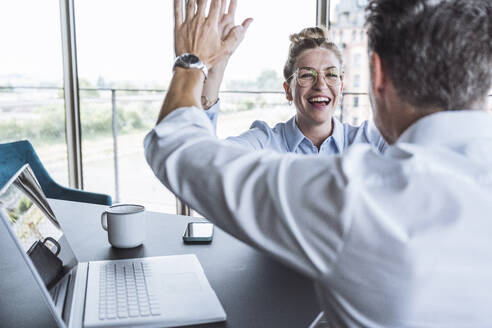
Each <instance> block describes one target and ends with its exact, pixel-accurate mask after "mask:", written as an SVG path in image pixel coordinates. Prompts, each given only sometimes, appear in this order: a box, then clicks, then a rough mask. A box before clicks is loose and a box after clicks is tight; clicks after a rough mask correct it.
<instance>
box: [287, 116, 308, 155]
mask: <svg viewBox="0 0 492 328" xmlns="http://www.w3.org/2000/svg"><path fill="white" fill-rule="evenodd" d="M304 138H306V137H305V136H304V134H302V132H301V130H300V129H299V127H298V126H297V123H296V116H295V115H294V116H293V117H292V118H291V119H290V120H288V121H287V124H286V125H285V139H286V141H287V145H288V147H289V151H290V152H295V150H296V149H297V147H298V146H299V144H300V143H301V142H302V140H304Z"/></svg>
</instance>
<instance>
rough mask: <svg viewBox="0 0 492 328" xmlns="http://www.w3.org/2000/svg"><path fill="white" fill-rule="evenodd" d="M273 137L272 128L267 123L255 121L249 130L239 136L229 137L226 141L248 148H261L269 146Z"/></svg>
mask: <svg viewBox="0 0 492 328" xmlns="http://www.w3.org/2000/svg"><path fill="white" fill-rule="evenodd" d="M272 138H273V137H272V130H271V129H270V127H269V126H268V124H267V123H265V122H263V121H254V122H253V123H252V124H251V126H250V128H249V130H248V131H245V132H243V133H241V134H240V135H238V136H231V137H228V138H227V139H226V141H227V142H229V143H231V144H235V145H238V146H241V147H243V148H246V149H250V150H260V149H265V148H269V147H268V145H269V144H270V142H271V141H272Z"/></svg>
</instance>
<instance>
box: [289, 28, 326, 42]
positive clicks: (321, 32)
mask: <svg viewBox="0 0 492 328" xmlns="http://www.w3.org/2000/svg"><path fill="white" fill-rule="evenodd" d="M289 39H290V42H292V43H293V44H295V43H299V42H301V41H303V40H306V39H311V40H312V39H316V40H319V39H324V40H326V41H329V40H328V39H329V38H328V31H327V30H326V29H325V28H324V27H322V26H320V27H307V28H305V29H303V30H302V31H300V32H299V33H294V34H291V35H290V37H289Z"/></svg>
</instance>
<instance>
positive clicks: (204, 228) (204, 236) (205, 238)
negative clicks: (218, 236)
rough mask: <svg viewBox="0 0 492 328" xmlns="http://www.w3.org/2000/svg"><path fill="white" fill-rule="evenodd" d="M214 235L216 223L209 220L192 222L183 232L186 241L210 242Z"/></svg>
mask: <svg viewBox="0 0 492 328" xmlns="http://www.w3.org/2000/svg"><path fill="white" fill-rule="evenodd" d="M213 236H214V225H213V224H212V223H209V222H190V223H188V225H187V226H186V230H185V232H184V234H183V241H184V242H185V243H210V242H211V241H212V238H213Z"/></svg>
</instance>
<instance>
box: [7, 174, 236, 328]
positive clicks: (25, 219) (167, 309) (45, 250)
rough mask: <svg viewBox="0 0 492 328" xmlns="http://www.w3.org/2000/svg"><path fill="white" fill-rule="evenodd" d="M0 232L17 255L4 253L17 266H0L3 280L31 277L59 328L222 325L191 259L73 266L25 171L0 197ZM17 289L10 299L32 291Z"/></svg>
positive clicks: (48, 210)
mask: <svg viewBox="0 0 492 328" xmlns="http://www.w3.org/2000/svg"><path fill="white" fill-rule="evenodd" d="M2 225H3V227H1V226H2ZM0 228H1V229H0V233H1V234H2V236H0V240H2V243H3V244H4V245H7V244H6V243H5V241H9V242H10V241H11V242H12V243H11V244H12V245H13V244H15V245H16V247H14V249H17V251H18V253H17V254H13V253H12V251H10V253H9V256H10V257H12V256H15V259H16V261H17V262H16V261H11V263H17V264H16V265H3V267H2V268H1V271H2V274H1V275H2V277H9V275H10V276H11V275H13V274H16V275H19V276H22V275H24V276H25V275H26V274H30V275H31V276H32V278H33V279H34V281H35V282H36V283H35V284H34V286H36V287H37V288H38V289H39V291H40V293H39V292H38V293H34V294H41V295H42V296H43V298H44V302H45V303H46V304H47V306H48V308H49V311H50V312H51V316H52V318H53V319H54V321H55V322H56V324H57V325H58V326H59V327H69V328H70V327H175V326H185V325H192V324H201V323H210V322H219V321H224V320H225V319H226V314H225V311H224V309H223V308H222V305H221V304H220V301H219V299H218V298H217V295H216V294H215V292H214V290H213V289H212V287H211V286H210V284H209V282H208V280H207V278H206V276H205V274H204V272H203V269H202V267H201V265H200V263H199V261H198V259H197V258H196V256H195V255H194V254H187V255H176V256H159V257H146V258H137V259H125V260H111V261H91V262H79V261H77V258H76V257H75V255H74V253H73V251H72V248H71V247H70V243H69V241H68V240H67V238H66V237H65V234H64V233H63V228H62V226H61V224H60V223H59V220H58V218H57V217H56V215H55V214H54V212H53V211H52V209H51V207H50V206H49V204H48V201H47V199H46V197H45V195H44V193H43V191H42V189H41V187H40V185H39V183H38V182H37V180H36V177H35V175H34V173H33V172H32V170H31V169H30V167H29V165H25V166H23V167H22V168H21V169H20V170H19V171H18V172H17V173H16V174H15V175H14V176H13V177H12V178H11V179H10V180H9V182H8V183H7V184H6V185H5V186H4V187H3V188H2V189H1V190H0ZM9 239H10V240H9ZM0 247H2V248H4V247H3V246H2V245H0ZM14 253H15V252H14ZM19 257H22V259H23V260H19ZM3 260H5V259H3ZM14 266H16V268H14ZM9 270H10V271H11V272H8V271H9ZM2 279H5V278H2ZM2 283H4V286H5V284H6V282H5V280H4V281H2ZM0 285H1V284H0ZM23 286H24V285H23V284H20V285H18V286H16V287H15V288H16V290H15V292H16V293H19V294H22V292H25V293H28V292H29V291H23V290H22V289H23V288H32V286H33V285H31V287H29V284H27V283H26V284H25V287H23ZM31 292H32V290H31ZM4 297H5V295H4V296H1V298H4ZM0 303H1V300H0ZM17 305H18V304H17ZM21 311H22V310H21ZM3 314H5V313H3ZM3 314H2V315H3ZM25 315H29V313H25ZM7 322H8V321H7Z"/></svg>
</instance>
